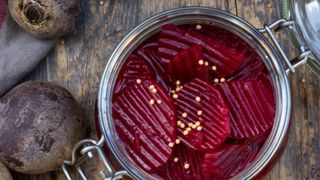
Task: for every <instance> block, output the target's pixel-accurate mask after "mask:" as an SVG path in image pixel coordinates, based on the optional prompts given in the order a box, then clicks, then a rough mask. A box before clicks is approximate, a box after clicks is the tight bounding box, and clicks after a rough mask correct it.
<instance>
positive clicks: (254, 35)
mask: <svg viewBox="0 0 320 180" xmlns="http://www.w3.org/2000/svg"><path fill="white" fill-rule="evenodd" d="M190 21H193V22H199V23H211V24H212V25H214V26H224V28H226V27H228V28H229V29H228V30H230V31H234V32H233V33H238V34H237V35H239V36H242V38H245V39H244V40H246V41H247V42H248V41H250V44H251V45H255V46H256V47H255V50H256V51H259V54H260V56H261V57H262V59H263V61H264V64H265V65H266V67H267V69H268V70H269V72H270V76H271V79H272V83H273V87H274V94H275V97H276V117H275V121H274V125H273V128H272V131H271V133H270V135H269V137H268V139H267V140H266V142H265V144H264V146H263V147H262V149H261V150H260V153H259V154H258V155H257V157H256V158H255V160H254V161H253V162H252V163H251V164H250V165H249V166H248V167H246V168H245V169H244V170H243V171H242V172H240V173H239V174H238V175H236V176H235V177H233V179H251V178H253V177H254V176H256V175H257V174H259V172H261V171H262V169H263V168H264V167H265V166H266V165H267V164H268V163H269V162H270V161H271V159H272V157H274V156H275V154H276V152H277V151H278V150H279V148H280V146H281V144H282V143H283V141H284V139H285V136H286V134H287V131H288V127H289V122H290V113H291V91H290V86H289V82H288V78H287V75H286V73H285V70H284V68H283V66H282V64H281V61H280V59H279V57H278V56H277V54H276V51H275V50H274V49H273V47H272V46H271V45H270V43H269V42H268V41H267V40H266V38H265V37H264V36H263V35H262V34H261V33H260V32H259V31H258V30H257V29H256V28H254V27H253V26H252V25H250V24H249V23H248V22H246V21H244V20H242V19H241V18H239V17H237V16H235V15H232V14H230V13H228V12H225V11H222V10H218V9H214V8H210V7H183V8H175V9H171V10H167V11H164V12H162V13H159V14H157V15H154V16H152V17H150V18H149V19H147V20H145V21H143V22H142V23H141V24H139V25H138V26H137V27H136V28H134V29H133V30H132V31H131V32H130V33H128V35H127V36H126V37H124V38H123V40H122V41H121V42H120V43H119V45H118V46H117V47H116V49H115V50H114V51H113V53H112V55H111V57H110V58H109V60H108V62H107V65H106V67H105V71H104V73H103V76H102V79H101V82H100V88H99V93H98V113H99V125H100V128H101V129H102V133H103V136H105V139H106V143H107V145H108V146H109V149H110V150H111V152H112V154H113V155H114V156H115V157H116V159H117V161H118V162H119V163H120V164H121V166H122V167H123V168H124V169H125V170H127V171H128V172H129V173H130V174H131V175H132V177H134V178H136V179H152V176H150V175H149V174H148V173H146V172H144V171H143V170H141V169H140V168H138V167H137V166H135V165H134V164H133V162H132V161H131V163H129V162H130V160H129V161H128V156H127V155H126V151H125V150H124V147H123V146H121V145H120V144H121V143H119V142H120V140H119V138H118V137H117V135H116V132H115V128H114V125H113V123H112V116H111V112H112V110H111V104H112V93H113V87H114V85H115V80H116V77H117V75H118V73H119V69H120V68H121V66H122V65H123V64H124V61H125V60H126V57H127V56H128V55H129V54H130V53H131V52H132V51H133V50H134V49H135V48H136V47H137V46H138V45H139V42H140V43H141V42H143V40H145V39H146V38H147V37H150V36H152V34H154V33H156V32H157V30H158V31H159V28H160V27H162V26H163V25H164V24H168V23H183V22H190Z"/></svg>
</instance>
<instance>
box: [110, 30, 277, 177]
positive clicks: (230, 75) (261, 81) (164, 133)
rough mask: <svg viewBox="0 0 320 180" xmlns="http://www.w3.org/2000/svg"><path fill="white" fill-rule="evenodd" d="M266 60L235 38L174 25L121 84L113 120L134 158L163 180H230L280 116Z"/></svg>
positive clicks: (131, 63) (134, 62) (129, 67)
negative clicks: (276, 113)
mask: <svg viewBox="0 0 320 180" xmlns="http://www.w3.org/2000/svg"><path fill="white" fill-rule="evenodd" d="M275 109H276V108H275V99H274V94H273V87H272V83H271V80H270V78H269V76H268V73H267V69H266V67H265V66H264V63H263V61H262V60H261V58H260V56H259V55H258V54H257V53H256V52H255V51H254V50H253V49H252V48H251V47H250V46H249V45H248V44H247V43H246V42H245V41H243V40H242V39H241V38H239V37H238V36H236V35H235V34H233V33H231V32H229V31H226V30H222V29H220V28H217V27H214V26H209V25H199V24H198V25H193V24H190V25H180V26H176V25H172V24H167V25H165V26H163V27H162V29H161V30H160V32H159V33H158V34H155V35H154V36H152V37H150V38H149V39H147V40H146V41H145V42H142V43H141V45H140V46H139V47H138V48H137V49H136V50H134V51H133V52H132V53H131V54H130V55H129V56H128V58H127V60H126V62H125V64H124V65H123V67H122V69H121V71H120V73H119V75H118V77H117V81H116V86H115V88H114V93H113V102H112V116H113V120H114V124H115V127H116V130H117V133H118V136H119V138H120V139H121V140H122V141H123V144H124V147H125V148H126V150H127V152H128V155H129V156H130V158H131V159H132V160H133V161H134V162H135V163H136V165H137V166H139V167H140V168H141V169H143V170H145V171H146V172H147V173H150V174H152V175H153V176H154V177H155V178H157V179H199V180H202V179H228V178H230V177H233V176H235V175H237V174H238V173H240V172H241V171H242V170H243V169H244V168H246V167H247V166H248V165H249V164H250V163H251V162H252V161H253V160H254V159H255V156H256V154H257V153H258V152H259V150H260V149H261V147H262V146H263V144H264V141H265V140H266V138H267V137H268V135H269V133H270V130H271V128H272V125H273V122H274V117H275Z"/></svg>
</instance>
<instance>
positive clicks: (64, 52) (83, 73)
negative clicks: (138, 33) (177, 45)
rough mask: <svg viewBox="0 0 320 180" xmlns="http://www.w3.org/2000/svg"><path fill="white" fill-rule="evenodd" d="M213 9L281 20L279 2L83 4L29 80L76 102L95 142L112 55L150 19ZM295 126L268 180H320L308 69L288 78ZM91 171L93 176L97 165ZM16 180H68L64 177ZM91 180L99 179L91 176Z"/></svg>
mask: <svg viewBox="0 0 320 180" xmlns="http://www.w3.org/2000/svg"><path fill="white" fill-rule="evenodd" d="M198 5H201V6H210V7H215V8H219V9H223V10H226V11H229V12H231V13H233V14H236V15H238V16H240V17H242V18H244V19H245V20H247V21H249V22H250V23H251V24H253V25H254V26H255V27H257V28H260V27H262V25H263V24H264V23H271V22H272V21H273V20H275V19H277V18H279V17H281V6H280V4H279V2H278V1H276V0H226V1H222V0H157V1H152V0H104V1H98V0H81V7H82V14H81V18H80V21H79V25H78V27H77V30H76V31H75V32H74V34H72V35H70V36H68V37H66V38H64V39H63V40H61V41H59V43H57V45H56V46H55V48H54V49H53V50H52V51H51V53H50V54H49V55H48V57H47V58H46V59H45V60H44V61H43V62H42V63H41V64H40V65H39V66H38V67H37V68H36V70H34V72H32V73H31V74H30V75H29V76H28V77H27V78H26V79H25V80H29V79H38V80H39V79H40V80H49V81H52V82H55V83H58V84H60V85H62V86H64V87H66V88H67V89H68V90H70V91H71V93H72V94H73V95H74V96H75V98H76V99H77V101H78V102H79V103H80V104H81V106H82V108H83V110H84V111H85V113H86V118H87V125H88V127H90V128H88V134H89V136H90V137H93V138H96V136H95V132H96V131H95V126H94V107H95V101H96V98H97V90H98V86H99V81H100V77H101V75H102V72H103V70H104V66H105V64H106V62H107V59H108V58H109V56H110V54H111V52H112V50H113V49H114V48H115V47H116V45H117V44H118V43H119V42H120V40H121V39H122V38H123V37H124V36H125V35H126V33H128V32H129V31H130V30H131V29H132V28H133V27H135V26H136V25H138V24H139V23H140V22H142V21H143V20H145V19H146V18H147V17H149V16H151V15H154V14H156V13H159V12H161V11H164V10H166V9H170V8H175V7H182V6H198ZM279 38H280V39H281V42H282V45H283V46H284V47H285V50H286V51H287V53H288V54H290V55H291V56H293V54H294V49H293V48H290V47H291V45H290V41H289V40H288V38H287V37H286V35H285V34H284V33H282V34H280V35H279ZM289 78H290V82H291V85H292V97H293V107H292V109H293V110H292V124H291V125H292V126H291V132H290V134H289V141H288V144H287V147H286V149H285V151H284V153H283V155H282V157H281V159H280V161H278V162H277V163H276V164H275V166H274V168H273V169H272V170H271V171H270V172H269V173H268V174H267V175H266V176H265V177H264V179H320V121H319V117H320V111H318V108H319V107H320V91H319V89H320V86H319V79H318V78H317V77H316V76H315V75H313V74H311V73H310V71H308V69H307V67H306V66H303V67H301V68H299V70H298V71H297V73H296V74H292V75H290V77H289ZM88 164H89V165H87V169H88V170H89V171H91V174H94V172H95V171H94V168H92V166H93V165H94V164H95V163H93V162H91V163H88ZM14 177H15V179H38V180H40V179H64V177H63V175H62V174H61V172H52V173H48V174H45V175H38V176H32V177H31V176H26V175H20V174H15V175H14ZM91 179H95V178H94V176H91Z"/></svg>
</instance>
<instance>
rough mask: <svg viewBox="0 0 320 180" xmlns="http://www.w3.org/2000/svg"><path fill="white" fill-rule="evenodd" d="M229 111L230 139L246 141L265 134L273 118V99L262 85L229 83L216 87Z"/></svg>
mask: <svg viewBox="0 0 320 180" xmlns="http://www.w3.org/2000/svg"><path fill="white" fill-rule="evenodd" d="M216 87H218V89H219V90H220V92H221V93H222V94H223V98H224V100H225V102H226V103H227V105H228V107H229V109H230V116H231V138H234V139H236V140H246V139H250V138H253V137H256V136H259V135H261V134H263V133H264V132H266V131H267V130H268V129H269V128H270V127H271V126H272V124H273V121H274V116H275V106H274V97H273V95H272V96H270V94H269V92H268V90H267V89H266V88H265V87H264V86H263V84H262V83H260V82H258V81H256V80H251V81H229V82H227V83H220V84H218V85H216Z"/></svg>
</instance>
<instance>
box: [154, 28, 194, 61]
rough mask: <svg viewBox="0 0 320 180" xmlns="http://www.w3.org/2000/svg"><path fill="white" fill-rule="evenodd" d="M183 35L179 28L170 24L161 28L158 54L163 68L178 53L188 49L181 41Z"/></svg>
mask: <svg viewBox="0 0 320 180" xmlns="http://www.w3.org/2000/svg"><path fill="white" fill-rule="evenodd" d="M184 34H185V32H184V31H183V30H182V29H181V28H179V27H177V26H174V25H171V24H167V25H164V26H163V27H162V29H161V32H160V36H159V40H158V43H159V46H158V52H159V56H160V57H161V60H162V63H163V65H164V66H165V67H166V66H167V65H168V64H169V63H170V61H171V60H172V59H173V58H174V57H175V56H176V55H177V54H178V53H179V52H180V51H182V50H184V49H187V48H189V47H190V46H189V45H188V44H186V43H185V42H182V41H181V37H183V36H184Z"/></svg>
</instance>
